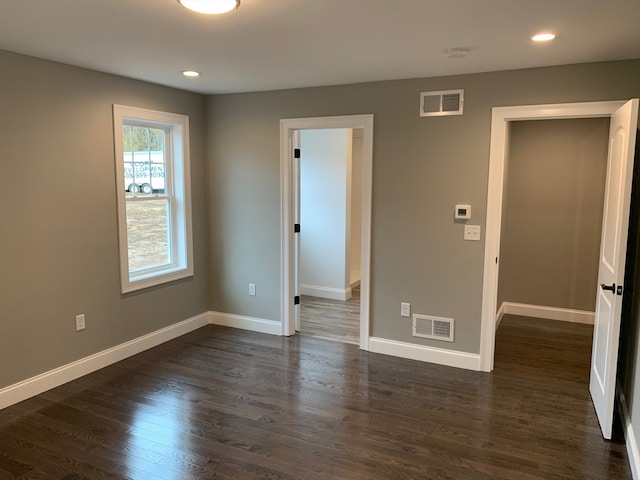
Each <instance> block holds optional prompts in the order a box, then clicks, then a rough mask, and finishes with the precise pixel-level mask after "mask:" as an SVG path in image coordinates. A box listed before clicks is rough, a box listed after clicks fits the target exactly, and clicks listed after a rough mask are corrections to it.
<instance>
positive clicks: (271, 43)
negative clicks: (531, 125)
mask: <svg viewBox="0 0 640 480" xmlns="http://www.w3.org/2000/svg"><path fill="white" fill-rule="evenodd" d="M540 30H551V31H554V32H557V33H558V38H557V39H556V40H555V41H554V42H552V43H551V44H545V45H540V44H534V43H533V42H531V41H530V40H529V37H530V36H531V35H532V34H534V33H536V32H538V31H540ZM452 47H468V48H471V54H470V55H469V56H468V57H467V58H464V59H451V58H448V57H447V55H446V54H445V53H444V52H445V50H446V49H448V48H452ZM0 49H3V50H9V51H13V52H18V53H23V54H26V55H31V56H35V57H40V58H46V59H51V60H55V61H57V62H62V63H67V64H71V65H77V66H81V67H86V68H90V69H94V70H99V71H104V72H109V73H114V74H118V75H123V76H126V77H131V78H136V79H141V80H147V81H150V82H154V83H159V84H163V85H169V86H172V87H177V88H181V89H185V90H191V91H195V92H200V93H206V94H214V93H229V92H247V91H259V90H275V89H283V88H294V87H308V86H320V85H333V84H345V83H356V82H366V81H374V80H390V79H401V78H416V77H433V76H441V75H450V74H460V73H472V72H485V71H495V70H510V69H517V68H526V67H537V66H545V65H559V64H570V63H582V62H596V61H603V60H621V59H632V58H635V59H638V58H640V0H242V4H241V6H240V9H239V10H237V11H233V12H230V13H227V14H224V15H220V16H206V15H200V14H196V13H193V12H190V11H188V10H186V9H184V8H183V7H182V6H180V5H179V4H178V3H177V1H176V0H0ZM185 69H195V70H199V71H200V72H202V76H201V77H200V78H197V79H187V78H184V77H182V75H181V74H180V71H182V70H185Z"/></svg>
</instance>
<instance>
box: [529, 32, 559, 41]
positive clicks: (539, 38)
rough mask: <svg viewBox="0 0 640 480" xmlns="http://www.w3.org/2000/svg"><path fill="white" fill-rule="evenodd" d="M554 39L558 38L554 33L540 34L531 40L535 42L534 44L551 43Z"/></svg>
mask: <svg viewBox="0 0 640 480" xmlns="http://www.w3.org/2000/svg"><path fill="white" fill-rule="evenodd" d="M554 38H556V35H555V34H554V33H538V34H537V35H534V36H533V37H531V40H533V41H534V42H549V41H551V40H553V39H554Z"/></svg>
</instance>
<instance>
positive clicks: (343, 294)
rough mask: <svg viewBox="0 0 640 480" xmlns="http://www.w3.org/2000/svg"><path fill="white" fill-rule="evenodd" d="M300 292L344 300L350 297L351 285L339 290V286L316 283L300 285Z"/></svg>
mask: <svg viewBox="0 0 640 480" xmlns="http://www.w3.org/2000/svg"><path fill="white" fill-rule="evenodd" d="M300 293H301V294H302V295H310V296H312V297H320V298H328V299H330V300H342V301H345V300H349V299H350V298H351V287H349V288H346V289H344V290H341V289H339V288H331V287H319V286H317V285H300Z"/></svg>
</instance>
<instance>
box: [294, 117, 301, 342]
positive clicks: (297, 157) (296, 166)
mask: <svg viewBox="0 0 640 480" xmlns="http://www.w3.org/2000/svg"><path fill="white" fill-rule="evenodd" d="M299 148H300V130H296V131H295V132H293V150H294V151H295V150H296V149H299ZM292 161H293V223H294V224H295V225H300V155H294V156H293V159H292ZM296 233H297V234H296ZM293 256H294V258H297V259H299V258H300V232H294V236H293ZM293 270H294V271H293V295H294V296H295V297H299V296H300V262H299V261H294V265H293ZM293 323H294V325H295V327H294V328H295V331H296V332H299V331H300V304H298V305H294V309H293Z"/></svg>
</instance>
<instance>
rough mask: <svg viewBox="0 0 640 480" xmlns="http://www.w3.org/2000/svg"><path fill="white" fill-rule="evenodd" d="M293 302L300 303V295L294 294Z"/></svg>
mask: <svg viewBox="0 0 640 480" xmlns="http://www.w3.org/2000/svg"><path fill="white" fill-rule="evenodd" d="M293 304H294V305H300V295H296V296H295V297H293Z"/></svg>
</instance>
